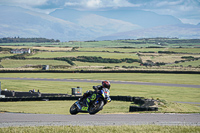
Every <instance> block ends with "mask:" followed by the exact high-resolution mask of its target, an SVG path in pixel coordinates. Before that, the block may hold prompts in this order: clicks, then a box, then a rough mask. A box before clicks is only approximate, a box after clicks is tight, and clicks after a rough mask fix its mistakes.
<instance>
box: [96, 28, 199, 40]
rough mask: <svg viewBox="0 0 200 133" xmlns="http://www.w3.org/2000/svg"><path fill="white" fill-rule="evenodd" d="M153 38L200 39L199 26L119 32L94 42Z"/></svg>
mask: <svg viewBox="0 0 200 133" xmlns="http://www.w3.org/2000/svg"><path fill="white" fill-rule="evenodd" d="M149 37H150V38H154V37H177V38H185V39H195V38H196V39H200V25H189V24H179V25H167V26H158V27H153V28H147V29H140V30H132V31H128V32H120V33H116V34H111V35H109V36H102V37H99V38H96V40H117V39H137V38H149Z"/></svg>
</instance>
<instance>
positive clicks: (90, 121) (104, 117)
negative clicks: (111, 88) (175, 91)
mask: <svg viewBox="0 0 200 133" xmlns="http://www.w3.org/2000/svg"><path fill="white" fill-rule="evenodd" d="M147 124H151V125H193V126H200V114H163V113H160V114H159V113H156V114H96V115H89V114H80V115H55V114H21V113H0V128H1V127H10V126H61V125H71V126H93V125H96V126H105V125H147Z"/></svg>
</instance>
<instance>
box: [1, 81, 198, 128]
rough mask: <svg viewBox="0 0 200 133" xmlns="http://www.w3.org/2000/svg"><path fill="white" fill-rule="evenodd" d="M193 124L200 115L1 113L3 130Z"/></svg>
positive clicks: (141, 83)
mask: <svg viewBox="0 0 200 133" xmlns="http://www.w3.org/2000/svg"><path fill="white" fill-rule="evenodd" d="M0 79H3V80H40V81H62V82H92V83H100V82H101V80H86V79H45V78H0ZM111 82H112V83H115V84H133V85H134V84H136V85H155V86H174V87H190V88H200V85H185V84H165V83H147V82H134V81H111ZM146 124H151V125H152V124H153V125H193V126H200V114H170V113H169V114H163V113H155V114H96V115H89V114H80V115H75V116H74V115H55V114H23V113H0V128H1V127H10V126H60V125H72V126H89V125H98V126H99V125H102V126H105V125H146Z"/></svg>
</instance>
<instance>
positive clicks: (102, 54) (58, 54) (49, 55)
mask: <svg viewBox="0 0 200 133" xmlns="http://www.w3.org/2000/svg"><path fill="white" fill-rule="evenodd" d="M77 56H97V57H102V58H113V59H122V58H133V59H138V56H137V55H136V54H135V53H132V54H131V53H106V52H39V53H37V54H35V55H33V56H29V58H33V57H39V58H56V57H77Z"/></svg>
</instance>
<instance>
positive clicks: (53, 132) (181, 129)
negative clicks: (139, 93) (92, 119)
mask: <svg viewBox="0 0 200 133" xmlns="http://www.w3.org/2000/svg"><path fill="white" fill-rule="evenodd" d="M13 132H20V133H66V132H67V133H68V132H69V133H80V132H82V133H84V132H87V133H94V132H96V133H97V132H98V133H105V132H109V133H128V132H131V133H147V132H148V133H166V132H167V133H198V132H200V127H199V126H158V125H140V126H125V125H122V126H40V127H8V128H0V133H13Z"/></svg>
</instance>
